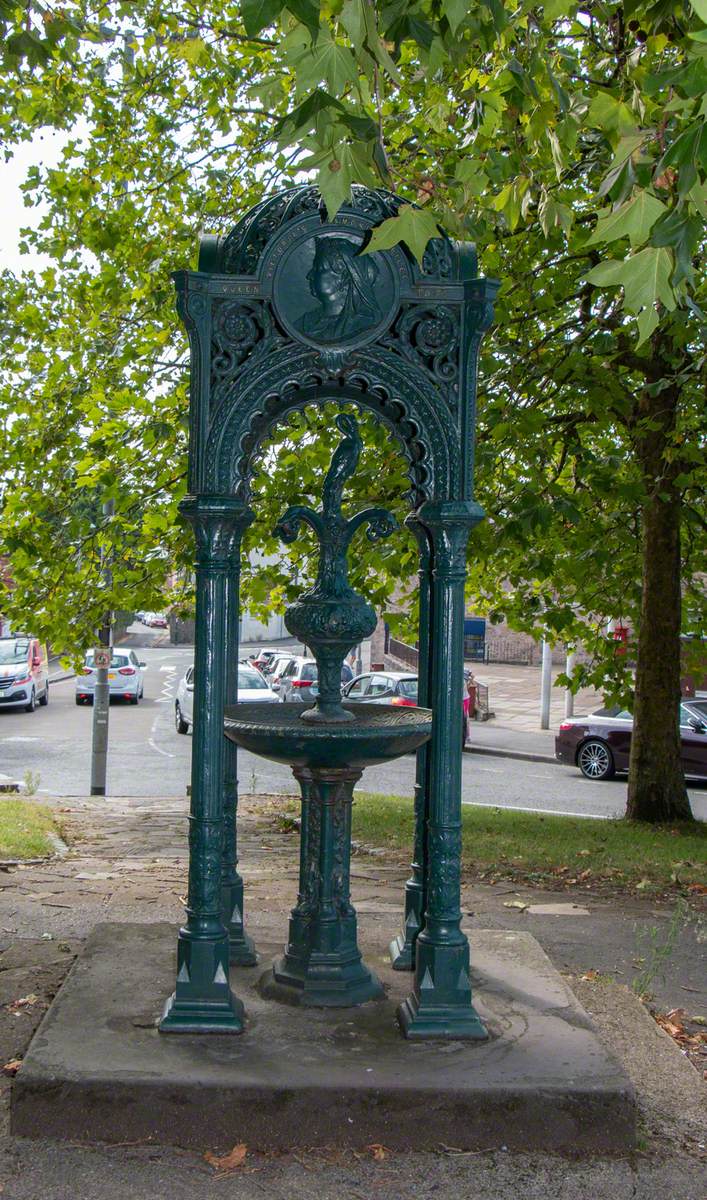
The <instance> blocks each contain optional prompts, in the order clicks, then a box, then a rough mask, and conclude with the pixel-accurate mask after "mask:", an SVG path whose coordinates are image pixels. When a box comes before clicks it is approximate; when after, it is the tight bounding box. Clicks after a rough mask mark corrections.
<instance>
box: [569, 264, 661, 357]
mask: <svg viewBox="0 0 707 1200" xmlns="http://www.w3.org/2000/svg"><path fill="white" fill-rule="evenodd" d="M672 273H673V256H672V254H671V252H670V250H667V249H664V248H662V247H661V248H660V249H657V248H655V247H653V246H646V248H645V250H641V251H639V253H638V254H633V255H632V256H631V257H630V258H627V259H624V260H618V259H612V261H611V262H604V263H599V265H598V266H597V267H594V268H593V270H591V271H590V272H589V274H588V275H587V282H588V283H593V284H595V285H596V286H597V287H623V289H624V307H625V309H626V311H627V312H630V313H635V314H638V313H640V312H641V309H650V310H654V306H655V304H656V303H658V302H660V303H661V304H664V305H665V307H666V308H667V309H668V310H669V311H671V312H672V311H673V309H674V308H675V304H676V301H675V296H674V293H673V289H672V287H671V286H670V277H671V275H672ZM656 325H657V316H656V319H655V320H653V316H652V315H651V314H650V313H647V314H645V315H644V316H643V318H642V320H641V321H639V333H640V340H639V343H638V344H639V345H640V344H641V342H643V341H645V339H646V337H648V335H649V334H650V333H652V331H653V329H655V327H656Z"/></svg>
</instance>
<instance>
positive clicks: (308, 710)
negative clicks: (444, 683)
mask: <svg viewBox="0 0 707 1200" xmlns="http://www.w3.org/2000/svg"><path fill="white" fill-rule="evenodd" d="M336 424H337V427H338V428H339V430H340V431H341V432H342V433H344V434H345V435H346V436H345V438H344V440H343V441H342V442H341V444H340V446H339V447H338V449H337V450H336V451H335V453H334V456H333V458H332V462H331V466H330V468H329V472H328V474H327V476H326V479H325V481H324V488H323V506H322V511H321V512H320V513H318V512H314V511H313V510H312V509H311V508H305V507H303V506H302V505H295V506H294V507H292V508H288V510H287V512H286V513H285V514H284V516H282V517H281V518H280V520H279V522H278V524H277V526H276V532H277V533H279V535H280V536H281V537H282V538H283V540H284V541H286V542H293V541H295V540H296V538H297V536H298V532H299V527H300V525H301V524H302V523H304V524H307V525H310V526H311V528H312V529H313V530H314V532H315V534H316V536H317V539H318V541H319V572H318V576H317V580H316V583H315V584H314V586H313V587H312V588H311V590H310V591H308V592H305V593H304V595H303V596H302V597H301V599H300V601H299V602H298V603H296V604H294V605H293V606H292V607H291V608H289V609H288V610H287V612H286V614H285V624H286V625H287V628H288V629H289V631H290V633H292V634H293V635H294V636H295V637H296V638H298V639H299V640H300V641H301V642H303V643H304V644H305V645H306V646H309V647H311V649H312V651H313V654H314V657H315V658H316V660H317V668H318V672H317V674H318V683H319V694H318V697H317V700H316V702H315V703H314V704H313V705H312V706H309V705H308V706H307V707H304V708H303V705H302V704H299V703H294V704H268V705H265V704H253V703H251V704H247V703H244V704H236V705H234V706H233V707H231V708H227V709H226V719H225V727H226V736H227V737H228V738H231V739H232V740H233V741H234V742H237V743H238V745H239V746H242V747H243V748H244V749H246V750H251V751H253V753H255V754H260V755H263V756H264V757H265V758H270V759H274V760H275V761H276V762H284V763H288V764H290V765H291V766H292V768H293V773H294V776H295V779H296V780H297V782H298V783H299V786H300V790H301V793H302V818H301V826H300V838H301V850H300V877H299V895H298V899H297V905H296V907H295V909H294V910H293V912H292V916H291V919H290V936H289V941H288V944H287V947H286V949H285V954H284V956H283V958H281V959H279V960H278V961H276V962H275V964H274V966H273V972H272V984H271V985H268V984H266V986H265V987H264V988H263V991H264V993H265V994H266V995H271V996H273V997H274V998H278V997H279V998H282V999H285V998H291V999H292V1000H294V1001H295V1002H296V1003H301V1004H312V1005H321V1006H345V1005H350V1004H360V1003H362V1002H363V1001H364V1000H371V999H373V998H374V997H376V996H379V995H381V994H382V987H381V984H380V982H379V981H378V979H377V978H376V976H375V975H374V974H373V972H372V971H371V970H370V969H369V968H368V967H367V966H366V965H365V963H364V962H363V961H362V959H361V952H360V950H359V948H358V944H357V938H356V912H355V909H354V908H353V905H352V904H351V899H350V885H349V863H350V855H351V804H352V801H353V790H354V786H355V785H356V783H358V781H359V779H360V778H361V774H362V771H363V769H364V767H367V766H370V765H371V764H373V763H382V762H386V761H388V760H389V759H392V758H396V757H397V756H398V755H401V754H406V753H408V752H409V751H412V750H416V749H417V747H418V746H420V745H422V743H423V742H425V741H427V740H428V738H429V736H430V734H431V732H432V713H431V712H430V711H429V709H426V708H403V709H401V708H396V707H395V706H394V705H392V704H380V705H367V704H359V705H356V704H347V705H344V704H342V699H341V668H342V663H343V660H344V657H345V655H346V654H347V653H348V652H349V651H350V650H351V649H352V648H353V647H354V646H356V645H357V644H358V643H359V642H361V641H363V639H364V638H367V637H369V636H370V635H371V634H372V633H373V630H374V629H375V627H376V614H375V611H374V609H373V608H372V607H371V605H370V604H368V603H367V602H366V601H365V600H364V599H363V597H362V596H359V595H358V594H357V593H356V592H355V591H353V589H352V588H351V587H350V585H349V582H348V571H347V554H348V550H349V546H350V544H351V541H352V539H353V537H354V536H355V534H356V533H357V532H358V531H359V530H362V529H363V528H364V527H366V526H367V527H368V537H369V538H370V539H371V540H372V541H375V540H377V539H378V538H384V537H387V536H388V535H389V534H390V533H392V532H393V530H394V529H395V527H396V524H397V522H396V521H395V519H394V517H393V516H392V515H391V514H390V513H389V512H387V511H386V510H385V509H383V508H367V509H364V511H363V512H359V513H357V514H356V515H355V516H354V517H352V518H351V519H350V520H346V518H345V517H344V516H342V513H341V497H342V492H343V488H344V484H345V483H346V480H347V479H348V478H350V476H351V475H353V473H354V471H355V469H356V464H357V462H358V458H359V454H360V452H361V439H360V436H359V432H358V426H357V424H356V420H355V418H354V417H353V416H350V415H349V414H346V413H342V414H341V415H340V416H338V417H337V419H336Z"/></svg>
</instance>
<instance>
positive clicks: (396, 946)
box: [388, 933, 415, 971]
mask: <svg viewBox="0 0 707 1200" xmlns="http://www.w3.org/2000/svg"><path fill="white" fill-rule="evenodd" d="M388 955H389V957H390V965H391V967H392V968H393V970H394V971H414V970H415V945H414V943H413V942H410V941H407V940H406V938H405V935H404V934H402V933H399V934H398V936H397V937H394V938H393V940H392V942H391V943H390V945H389V947H388Z"/></svg>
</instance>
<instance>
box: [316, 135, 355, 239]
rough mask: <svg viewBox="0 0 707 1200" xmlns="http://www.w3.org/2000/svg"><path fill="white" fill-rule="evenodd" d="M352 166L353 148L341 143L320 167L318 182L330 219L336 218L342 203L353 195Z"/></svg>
mask: <svg viewBox="0 0 707 1200" xmlns="http://www.w3.org/2000/svg"><path fill="white" fill-rule="evenodd" d="M351 168H352V162H351V150H350V148H349V147H348V146H346V145H341V146H334V148H333V150H332V152H331V153H330V154H328V155H327V158H326V161H325V162H324V163H322V165H321V167H320V169H319V174H318V175H317V184H318V186H319V191H320V192H321V194H322V199H323V200H324V203H325V204H326V210H327V216H328V218H329V220H330V221H333V220H334V217H335V216H336V214H337V213H338V211H339V209H340V208H341V205H342V204H344V203H345V202H346V201H347V200H348V199H349V197H350V195H351V180H352V175H353V173H352V169H351Z"/></svg>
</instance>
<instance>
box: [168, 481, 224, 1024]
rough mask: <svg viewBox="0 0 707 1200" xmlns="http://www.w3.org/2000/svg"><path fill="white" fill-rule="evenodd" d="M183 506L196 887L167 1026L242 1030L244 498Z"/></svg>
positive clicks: (192, 884)
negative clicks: (191, 562)
mask: <svg viewBox="0 0 707 1200" xmlns="http://www.w3.org/2000/svg"><path fill="white" fill-rule="evenodd" d="M180 511H181V514H182V516H183V517H185V518H186V519H187V520H188V521H189V522H190V523H191V525H192V526H193V528H194V534H195V537H196V563H195V566H196V644H195V647H194V734H193V741H192V771H191V815H190V818H189V822H190V823H189V893H188V899H187V920H186V924H185V925H184V926H183V927H182V928H181V929H180V931H179V941H178V945H177V984H176V988H175V991H174V993H173V995H172V996H170V998H169V1000H168V1001H167V1005H166V1008H165V1012H164V1016H163V1017H162V1021H161V1023H160V1030H161V1031H162V1032H163V1033H241V1032H242V1030H243V1005H242V1003H241V1001H240V1000H238V999H237V997H236V996H234V994H233V993H232V991H231V988H230V985H229V982H228V967H229V945H228V933H227V931H226V928H225V926H224V923H223V917H222V907H221V899H222V898H221V869H222V866H221V864H222V858H223V845H224V838H223V785H224V750H225V739H224V736H223V710H224V703H225V698H226V657H227V651H226V585H227V579H228V576H229V574H230V573H231V572H232V571H233V568H234V560H235V556H236V555H237V553H238V550H239V549H240V523H239V520H238V518H239V517H240V516H242V512H243V505H242V503H241V502H240V501H237V500H235V499H234V498H233V497H230V496H213V495H208V496H187V498H186V499H185V500H184V501H183V502H182V504H181V506H180Z"/></svg>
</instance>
